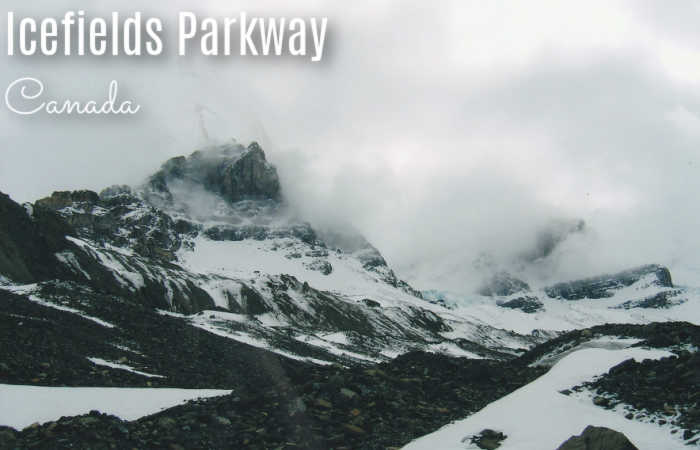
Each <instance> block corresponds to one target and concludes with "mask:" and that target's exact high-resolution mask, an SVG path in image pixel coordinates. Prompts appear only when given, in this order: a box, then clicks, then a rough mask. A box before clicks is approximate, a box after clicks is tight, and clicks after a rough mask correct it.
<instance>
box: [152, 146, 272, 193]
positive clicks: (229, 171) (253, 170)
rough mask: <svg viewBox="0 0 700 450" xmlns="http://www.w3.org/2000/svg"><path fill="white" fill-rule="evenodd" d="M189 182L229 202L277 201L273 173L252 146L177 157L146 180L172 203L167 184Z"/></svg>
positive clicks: (226, 148) (211, 150)
mask: <svg viewBox="0 0 700 450" xmlns="http://www.w3.org/2000/svg"><path fill="white" fill-rule="evenodd" d="M178 181H179V182H183V181H184V182H188V183H190V182H193V183H196V184H198V185H202V186H204V188H205V189H206V190H208V191H210V192H212V193H215V194H220V195H222V196H223V197H224V198H225V199H226V200H228V201H229V202H231V203H236V202H239V201H241V200H247V199H272V200H278V199H279V198H280V182H279V178H278V176H277V170H276V169H275V168H274V167H273V166H271V165H270V164H269V163H268V162H267V161H266V160H265V153H264V152H263V150H262V148H260V146H259V145H258V144H257V143H256V142H253V143H251V144H250V145H249V146H248V147H247V148H244V147H243V146H242V145H240V144H235V143H232V144H225V145H220V146H216V147H211V148H208V149H206V150H202V151H197V152H194V153H192V154H191V155H190V156H189V157H187V158H185V157H184V156H179V157H176V158H172V159H170V160H168V161H166V162H165V164H163V166H162V167H161V169H160V170H159V171H158V172H157V173H156V174H155V175H153V176H151V178H150V179H149V187H150V188H151V189H152V190H153V191H154V192H156V193H159V194H161V195H162V196H164V198H166V199H170V200H172V199H173V197H172V192H171V191H170V184H171V183H173V182H178Z"/></svg>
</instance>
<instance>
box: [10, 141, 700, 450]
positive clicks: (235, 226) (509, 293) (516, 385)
mask: <svg viewBox="0 0 700 450" xmlns="http://www.w3.org/2000/svg"><path fill="white" fill-rule="evenodd" d="M584 226H585V225H584V224H583V222H578V221H577V222H575V223H562V224H558V225H557V227H555V228H553V230H554V231H551V232H548V233H547V234H546V235H544V234H543V235H542V236H541V237H540V238H538V239H539V240H538V249H537V250H536V251H533V252H532V253H529V254H528V255H527V257H525V256H524V257H523V261H530V262H533V263H536V261H537V260H538V259H540V258H542V257H546V254H547V252H551V248H553V247H554V246H556V245H557V244H558V243H559V242H561V240H562V239H565V238H566V236H567V235H568V234H571V233H577V232H580V231H581V230H582V229H583V227H584ZM699 297H700V296H699V295H698V291H697V290H696V289H693V288H689V287H683V286H675V285H674V284H673V280H672V277H671V273H670V271H669V270H668V269H667V268H665V267H663V266H660V265H654V264H652V265H647V266H643V267H639V268H634V269H630V270H626V271H622V272H619V273H614V274H607V275H601V276H598V277H595V278H587V279H581V280H571V281H562V282H559V283H555V284H553V285H551V286H545V287H532V285H531V283H529V282H528V281H527V280H521V279H519V278H518V277H516V276H514V275H512V274H510V273H508V272H505V271H495V272H494V273H493V274H492V276H491V277H489V278H487V279H486V280H485V281H484V283H483V285H482V287H481V288H480V289H479V290H478V292H476V293H474V294H467V295H465V294H463V293H452V292H447V291H443V290H441V289H439V287H437V288H436V289H433V290H428V291H419V290H417V289H415V288H413V287H412V286H411V285H410V284H409V283H408V282H406V281H404V280H401V279H400V278H399V277H398V276H397V275H396V273H395V272H394V271H393V270H392V269H391V268H390V266H389V264H388V263H387V261H386V259H385V258H384V257H383V256H382V254H381V253H380V251H379V250H378V249H377V248H375V247H374V246H373V245H372V244H371V243H369V242H368V241H367V240H366V239H365V238H364V237H363V236H361V235H360V234H359V233H358V232H356V231H353V229H352V227H351V224H348V226H345V227H337V228H335V229H326V228H319V227H317V226H315V225H314V224H312V223H309V222H308V221H306V220H304V218H303V217H300V216H299V214H298V213H297V212H296V211H295V209H294V208H293V207H292V206H291V205H290V204H289V202H288V201H287V200H286V198H285V189H284V186H283V185H282V183H281V182H280V179H279V176H278V174H277V170H276V168H275V167H274V166H273V165H272V164H270V162H268V161H267V158H266V155H265V153H264V151H263V150H262V148H261V147H260V146H259V145H258V144H256V143H251V144H250V145H248V146H243V145H241V144H238V143H236V142H230V143H226V144H223V145H216V146H211V147H208V148H204V149H201V150H198V151H196V152H194V153H192V154H191V155H189V156H186V157H185V156H181V157H176V158H172V159H170V160H168V161H166V162H165V163H164V164H163V165H162V167H161V168H160V169H159V170H158V171H157V172H156V173H154V174H153V175H151V176H150V177H148V179H147V180H145V181H144V182H143V183H142V184H141V185H140V186H134V187H130V186H111V187H108V188H106V189H104V190H102V191H101V192H99V193H97V192H93V191H88V190H82V191H61V192H54V193H53V194H52V195H51V196H49V197H46V198H43V199H39V200H37V201H36V202H34V203H33V204H24V205H19V204H17V203H15V202H13V201H12V200H11V199H10V198H9V197H8V196H6V195H4V194H1V195H0V308H1V309H0V313H1V314H0V321H2V327H0V345H1V347H0V348H2V350H3V355H4V356H3V358H2V360H1V362H0V383H6V384H5V385H0V395H8V396H9V395H11V393H12V392H15V391H16V389H18V388H17V386H26V387H27V389H28V388H29V387H36V386H43V388H42V389H49V390H50V391H46V392H50V394H48V393H42V394H41V396H45V395H55V392H56V391H53V390H51V389H53V387H56V386H70V387H72V388H73V389H77V390H78V391H75V392H76V393H75V394H74V395H76V396H78V397H79V398H82V397H81V395H82V394H80V393H79V392H82V391H79V389H81V387H86V386H102V387H119V388H136V387H138V388H142V389H150V390H144V391H141V392H142V394H143V396H144V399H145V398H156V397H148V396H158V395H162V394H159V393H163V392H171V391H164V390H163V389H164V388H178V389H192V390H196V391H177V393H174V394H173V396H172V397H169V398H172V399H173V400H169V401H171V402H175V403H167V402H166V403H158V402H160V400H159V401H158V402H156V403H154V405H155V404H157V405H162V406H161V407H164V406H173V405H175V404H177V402H178V401H179V400H182V399H188V398H194V397H197V396H199V395H201V396H214V397H213V398H211V399H209V400H200V401H198V402H193V403H188V404H187V405H181V406H176V407H175V408H171V409H168V410H166V411H164V412H162V413H159V414H160V415H156V416H149V415H147V414H152V413H153V412H156V411H158V408H156V409H149V410H148V411H150V412H148V413H145V412H144V413H143V414H141V415H137V416H135V417H133V418H132V419H130V420H131V421H129V422H122V421H121V420H120V419H119V418H117V417H113V416H108V415H101V414H100V413H97V412H95V413H91V414H90V415H88V416H79V414H81V413H87V412H89V411H90V410H91V409H98V410H100V411H102V412H109V411H113V413H114V414H116V415H118V416H119V417H122V418H124V417H126V416H125V414H127V413H126V412H124V411H122V410H121V409H119V407H118V406H110V405H111V403H110V402H109V400H108V397H104V398H103V397H100V395H102V394H100V395H97V396H96V397H95V398H96V399H100V398H102V400H100V401H99V402H98V404H97V405H96V406H95V405H94V404H93V403H91V402H90V399H85V403H84V404H85V405H86V406H84V407H83V406H81V407H80V408H83V409H80V408H78V406H77V405H82V404H83V403H81V402H78V401H76V402H69V403H75V405H76V408H78V409H76V410H75V412H72V413H71V414H68V415H71V416H79V417H78V418H76V419H70V418H67V419H65V420H64V419H61V420H59V421H55V420H56V419H58V418H59V417H60V416H61V415H62V414H59V415H56V416H52V415H51V413H50V412H47V416H46V418H45V419H43V421H53V422H50V423H49V424H45V425H42V426H34V427H30V428H26V429H24V430H23V431H22V432H21V433H20V432H16V431H14V430H12V429H10V428H6V429H0V444H3V443H11V442H15V444H12V445H19V444H17V442H19V443H20V444H21V445H29V444H32V445H34V444H40V445H43V446H44V447H47V448H56V447H60V446H63V444H62V443H61V442H64V443H65V442H77V443H79V445H80V446H81V447H82V446H85V447H87V446H90V447H95V446H98V447H99V446H100V445H103V444H105V445H106V444H110V443H111V444H114V445H117V446H125V445H128V446H130V447H134V446H135V447H143V446H152V445H156V446H167V445H170V447H171V448H177V447H173V445H185V446H187V447H216V448H220V447H227V446H229V445H232V444H227V443H228V442H234V441H235V442H237V443H238V444H237V445H249V446H251V447H253V448H266V447H279V446H280V445H286V444H284V443H285V442H296V443H297V444H298V445H300V446H302V447H305V448H331V447H333V448H336V447H337V448H340V447H342V445H349V446H350V447H353V448H358V447H359V448H385V447H387V446H394V445H403V444H405V443H407V442H408V441H410V440H411V439H414V438H417V437H419V436H420V435H421V434H425V433H428V432H430V431H433V430H435V429H436V428H438V427H439V426H441V425H444V424H446V423H448V422H449V421H451V420H456V419H459V418H461V417H464V416H465V415H468V414H473V413H475V412H476V411H478V410H479V409H481V408H483V407H485V406H486V405H488V404H489V403H492V402H494V401H496V400H498V399H499V398H501V397H503V396H504V395H506V394H508V393H510V392H513V391H514V390H517V389H520V388H521V387H522V388H523V389H525V388H526V387H527V385H528V383H530V382H532V380H533V379H534V378H536V377H537V376H540V375H542V374H543V373H544V372H546V371H547V370H548V369H549V367H551V365H552V363H553V362H556V361H559V360H560V359H562V355H564V356H565V355H566V354H568V353H567V352H568V351H571V350H572V349H575V348H579V347H581V346H583V347H581V348H586V347H591V346H592V347H601V346H602V347H605V346H608V345H609V342H608V341H606V339H608V338H605V339H603V338H602V337H605V336H608V337H609V338H610V339H612V338H615V339H617V338H619V337H621V336H627V337H628V338H629V339H632V338H633V337H634V338H637V339H641V338H649V336H656V335H658V330H657V329H656V328H654V326H655V325H654V324H651V325H648V324H650V323H652V322H668V323H669V325H668V327H669V328H668V330H669V332H673V333H676V334H675V335H674V336H676V339H675V340H671V341H660V343H658V342H657V341H658V339H657V341H653V342H654V343H655V344H654V345H655V346H656V347H658V348H663V349H668V350H664V351H674V352H676V353H679V352H681V351H686V352H687V351H693V352H694V351H697V346H698V345H700V344H698V343H697V335H698V334H697V327H696V325H693V324H697V323H698V320H700V319H699V318H698V312H699V311H700V308H698V298H699ZM681 321H690V322H692V323H680V322H681ZM611 322H614V323H619V324H637V325H636V326H638V327H640V328H634V327H633V326H632V325H624V326H623V325H619V326H617V328H616V326H613V325H606V324H608V323H611ZM625 327H627V328H625ZM630 327H632V328H630ZM571 330H578V331H571ZM679 330H681V331H679ZM584 332H585V333H584ZM571 333H583V334H579V335H575V336H577V337H576V338H575V339H574V338H572V336H574V335H572V334H571ZM601 339H603V341H605V342H603V343H601V342H602V341H600V340H601ZM562 349H565V350H562ZM679 354H680V353H679ZM543 361H544V362H546V363H543ZM684 364H685V363H684ZM684 367H685V366H684ZM688 367H693V368H692V369H689V370H691V372H692V371H694V370H696V368H695V366H692V364H691V365H690V366H688ZM692 373H693V374H694V373H696V372H692ZM684 380H685V379H684ZM684 383H686V381H684ZM523 386H525V387H523ZM601 386H602V385H601ZM615 386H617V385H614V384H613V385H612V387H611V385H607V384H606V385H605V388H606V389H608V392H611V391H613V390H614V389H615ZM572 387H573V385H572ZM3 389H4V390H3ZM23 389H24V388H23ZM212 389H219V390H220V391H216V392H214V391H210V390H212ZM221 390H223V393H222V391H221ZM231 390H232V391H233V392H232V393H231V394H226V395H223V394H225V393H227V392H229V391H231ZM19 392H21V393H20V394H17V395H21V398H24V399H25V400H26V399H28V398H31V395H33V392H34V391H31V390H26V389H25V390H20V391H19ZM42 392H44V391H42ZM100 392H102V391H100ZM104 392H106V391H104ZM124 392H125V395H126V392H127V391H124ZM173 392H175V391H173ZM147 393H148V394H147ZM12 395H15V394H12ZM37 395H39V394H37ZM105 395H106V394H105ZM41 398H46V397H41ZM158 398H160V397H158ZM95 401H97V400H95ZM154 402H155V400H154ZM683 402H685V403H683ZM64 403H65V402H57V404H60V405H62V404H64ZM145 403H146V404H149V402H148V401H145ZM678 404H679V405H681V406H683V405H685V406H683V407H684V408H686V409H687V407H688V405H690V403H689V402H688V401H687V399H678ZM87 405H93V406H94V407H93V406H90V407H88V406H87ZM280 405H283V406H280ZM63 407H64V406H63ZM85 408H87V409H85ZM110 408H116V409H110ZM153 408H155V406H154V407H153ZM49 409H50V408H49ZM59 409H60V408H59ZM61 411H64V410H61ZM71 411H73V410H71ZM144 411H146V410H144ZM25 412H26V415H27V417H34V415H35V414H36V412H35V411H34V410H28V411H25ZM57 414H58V413H57ZM142 415H145V416H146V417H144V418H142V419H140V418H139V417H141V416H142ZM128 417H132V416H128ZM0 419H3V420H6V422H0V425H3V424H14V425H15V426H16V427H17V428H23V427H24V426H26V425H30V424H31V422H29V423H27V422H25V421H23V420H20V419H19V412H16V413H15V415H11V414H10V415H8V416H7V417H6V418H3V417H1V416H0ZM134 419H138V420H134ZM36 420H38V419H36ZM694 423H695V422H693V421H692V420H690V421H688V420H685V419H684V420H683V421H679V422H678V425H677V426H678V427H681V428H679V429H683V430H686V431H688V432H689V433H691V432H693V431H692V430H693V429H694V428H693V426H694V425H693V424H694ZM202 424H204V426H202ZM49 427H51V428H50V429H49ZM205 427H211V429H214V430H216V432H215V433H214V434H212V435H210V436H206V433H205V430H204V428H205ZM402 427H403V428H408V429H410V430H411V431H408V430H403V431H402ZM683 427H685V428H683ZM123 430H126V433H124V432H123ZM158 430H160V431H158ZM260 430H263V431H260ZM309 430H313V432H311V433H309ZM578 431H579V432H580V430H578ZM154 433H156V434H158V433H160V435H162V436H163V439H162V440H158V439H155V438H153V437H152V436H153V435H154ZM572 434H574V433H572ZM149 436H150V437H149ZM628 437H629V436H628ZM3 439H4V440H3ZM61 439H63V440H61ZM66 439H68V441H65V440H66ZM149 439H150V440H149ZM232 439H233V440H234V441H232ZM198 440H199V441H198ZM687 440H690V438H688V439H687ZM156 441H157V443H156ZM239 441H240V442H239ZM505 442H508V441H507V440H506V441H505ZM8 445H10V444H8ZM21 445H20V446H21ZM0 446H2V445H0Z"/></svg>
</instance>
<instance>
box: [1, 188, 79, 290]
mask: <svg viewBox="0 0 700 450" xmlns="http://www.w3.org/2000/svg"><path fill="white" fill-rule="evenodd" d="M31 214H32V215H31V216H30V215H29V213H28V211H27V210H26V209H25V208H23V207H22V206H20V205H18V204H17V203H15V202H13V201H12V200H10V197H8V196H7V195H5V194H3V193H0V218H2V220H0V274H3V275H5V276H7V277H9V278H10V279H12V280H14V281H16V282H21V283H30V282H33V281H37V280H42V279H47V278H52V277H55V276H57V275H58V273H59V272H60V270H59V268H58V261H57V260H56V256H55V255H54V254H55V253H56V252H59V251H61V250H64V249H66V248H67V247H69V245H70V244H69V242H68V241H67V240H66V239H65V236H66V235H67V234H72V230H71V228H70V227H69V226H68V225H66V224H65V223H64V222H63V221H62V220H61V219H60V218H59V217H58V216H56V215H55V214H53V213H52V212H51V211H48V210H46V209H44V208H40V207H37V208H33V210H32V211H31Z"/></svg>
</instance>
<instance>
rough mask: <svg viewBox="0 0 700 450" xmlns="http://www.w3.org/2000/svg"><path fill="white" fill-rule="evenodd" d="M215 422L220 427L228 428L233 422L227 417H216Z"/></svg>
mask: <svg viewBox="0 0 700 450" xmlns="http://www.w3.org/2000/svg"><path fill="white" fill-rule="evenodd" d="M214 421H215V422H216V423H218V424H219V425H223V426H228V425H231V421H230V420H229V419H227V418H226V417H221V416H214Z"/></svg>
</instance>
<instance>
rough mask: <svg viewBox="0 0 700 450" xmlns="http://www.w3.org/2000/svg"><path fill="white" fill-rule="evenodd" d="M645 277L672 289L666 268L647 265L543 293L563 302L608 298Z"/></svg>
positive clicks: (558, 287)
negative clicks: (617, 290)
mask: <svg viewBox="0 0 700 450" xmlns="http://www.w3.org/2000/svg"><path fill="white" fill-rule="evenodd" d="M647 277H648V278H649V279H650V282H651V284H653V285H656V286H659V287H673V282H672V281H671V273H670V272H669V270H668V269H667V268H666V267H663V266H660V265H658V264H649V265H646V266H642V267H637V268H635V269H630V270H626V271H624V272H619V273H616V274H612V275H601V276H597V277H593V278H586V279H583V280H576V281H568V282H564V283H557V284H555V285H553V286H550V287H547V288H545V292H546V294H547V295H548V296H549V297H552V298H562V299H565V300H580V299H583V298H593V299H598V298H608V297H612V295H613V291H614V290H615V289H619V288H621V287H625V286H630V285H632V284H634V283H636V282H637V281H639V280H641V279H642V278H647Z"/></svg>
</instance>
